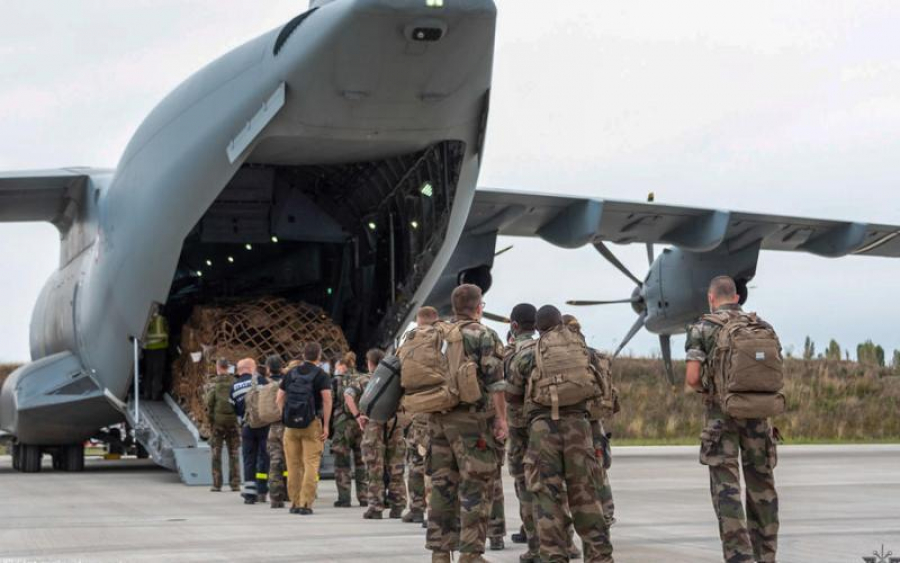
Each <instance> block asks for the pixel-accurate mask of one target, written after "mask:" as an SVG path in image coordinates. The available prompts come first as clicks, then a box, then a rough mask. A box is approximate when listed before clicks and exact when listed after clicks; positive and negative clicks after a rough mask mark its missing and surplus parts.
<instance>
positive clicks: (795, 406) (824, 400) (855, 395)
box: [609, 358, 900, 445]
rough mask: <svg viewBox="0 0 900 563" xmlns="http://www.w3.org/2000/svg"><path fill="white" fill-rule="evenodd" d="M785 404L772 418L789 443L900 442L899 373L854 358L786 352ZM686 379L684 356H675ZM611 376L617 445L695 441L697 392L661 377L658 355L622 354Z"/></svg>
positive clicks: (699, 417) (698, 425) (680, 377)
mask: <svg viewBox="0 0 900 563" xmlns="http://www.w3.org/2000/svg"><path fill="white" fill-rule="evenodd" d="M785 368H786V369H785V396H786V398H787V408H788V410H787V412H786V413H785V414H784V415H783V416H780V417H778V418H776V419H775V425H776V426H777V427H778V428H779V429H780V430H781V434H782V435H783V436H784V439H785V442H786V443H794V444H809V443H816V444H823V443H888V442H894V443H896V442H900V376H897V375H894V374H893V373H892V371H891V370H889V369H885V368H877V367H870V366H865V365H862V364H858V363H856V362H843V361H827V360H809V361H806V360H791V359H789V360H787V362H786V364H785ZM675 369H676V379H677V380H678V381H683V379H684V362H676V366H675ZM613 371H614V373H613V376H614V378H615V382H616V386H617V387H618V389H619V395H620V397H621V403H622V412H620V413H619V414H618V415H617V416H616V418H615V419H614V420H613V423H612V424H611V425H610V428H609V430H611V431H612V432H613V435H614V437H615V439H616V443H617V444H619V445H624V444H633V445H649V444H696V443H697V440H698V437H699V434H700V428H701V424H702V417H703V405H702V403H701V399H700V397H699V396H698V395H697V394H696V393H693V392H691V391H685V390H684V389H682V387H681V386H680V385H679V386H677V387H676V388H675V389H673V388H671V387H670V386H669V385H668V383H666V381H665V376H664V374H663V368H662V363H661V362H660V361H658V360H650V359H638V358H622V359H620V360H617V361H616V364H615V365H614V368H613Z"/></svg>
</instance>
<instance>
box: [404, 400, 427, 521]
mask: <svg viewBox="0 0 900 563" xmlns="http://www.w3.org/2000/svg"><path fill="white" fill-rule="evenodd" d="M427 453H428V419H427V418H425V417H423V416H422V415H416V416H414V417H413V422H412V424H410V426H409V430H408V433H407V435H406V467H407V489H408V491H409V510H410V511H412V512H421V513H423V514H424V512H425V506H426V503H425V457H426V455H427Z"/></svg>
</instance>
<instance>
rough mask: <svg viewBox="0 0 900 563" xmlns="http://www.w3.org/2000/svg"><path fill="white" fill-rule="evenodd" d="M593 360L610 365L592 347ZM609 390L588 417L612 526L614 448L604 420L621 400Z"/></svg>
mask: <svg viewBox="0 0 900 563" xmlns="http://www.w3.org/2000/svg"><path fill="white" fill-rule="evenodd" d="M591 360H592V362H594V365H597V366H598V369H606V368H608V367H609V364H608V362H609V361H610V359H609V357H607V356H605V355H603V354H602V353H600V352H598V351H597V350H594V349H591ZM601 362H607V363H606V366H600V365H599V364H600V363H601ZM609 391H610V394H611V395H612V397H610V401H609V402H608V403H607V404H606V405H604V404H603V401H601V400H595V401H592V402H591V403H590V404H589V405H588V417H589V419H590V421H591V435H592V437H593V442H594V451H595V452H596V454H597V459H599V460H600V469H601V487H600V502H601V503H602V504H603V515H604V516H605V517H606V522H607V523H608V524H609V525H610V526H612V525H613V523H614V522H615V521H616V519H615V511H616V505H615V502H614V501H613V496H612V486H611V485H610V482H609V467H610V465H611V464H612V459H610V455H611V454H612V450H611V448H610V443H609V436H608V435H607V433H606V428H605V426H604V422H606V421H608V420H609V419H611V418H612V416H613V414H615V413H617V412H618V408H619V401H618V393H617V392H616V391H615V388H613V387H611V388H610V390H609Z"/></svg>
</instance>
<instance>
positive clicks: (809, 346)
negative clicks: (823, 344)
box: [787, 336, 900, 370]
mask: <svg viewBox="0 0 900 563" xmlns="http://www.w3.org/2000/svg"><path fill="white" fill-rule="evenodd" d="M792 352H793V350H790V349H789V350H788V351H787V355H788V357H790V356H791V355H792ZM803 359H804V360H815V359H820V360H821V359H824V360H841V359H844V360H847V361H849V360H850V350H849V349H842V348H841V345H840V344H838V343H837V341H836V340H835V339H833V338H832V339H831V341H830V342H829V343H828V347H827V348H825V351H824V352H819V353H818V354H817V353H816V343H815V342H813V340H812V338H810V337H809V336H807V337H806V340H804V341H803ZM887 360H888V358H886V356H885V352H884V348H883V347H882V346H881V345H880V344H875V343H874V342H872V340H866V341H865V342H862V343H860V344H857V345H856V361H857V362H859V363H861V364H866V365H872V366H879V367H887V366H888V365H890V366H891V367H893V368H894V369H896V370H900V350H894V354H893V356H892V357H891V358H890V364H888V363H887Z"/></svg>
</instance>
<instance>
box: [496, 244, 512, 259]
mask: <svg viewBox="0 0 900 563" xmlns="http://www.w3.org/2000/svg"><path fill="white" fill-rule="evenodd" d="M512 249H513V245H509V246H507V247H506V248H501V249H500V250H498V251H497V252H495V253H494V256H495V257H496V256H500V255H501V254H503V253H505V252H509V251H510V250H512Z"/></svg>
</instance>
